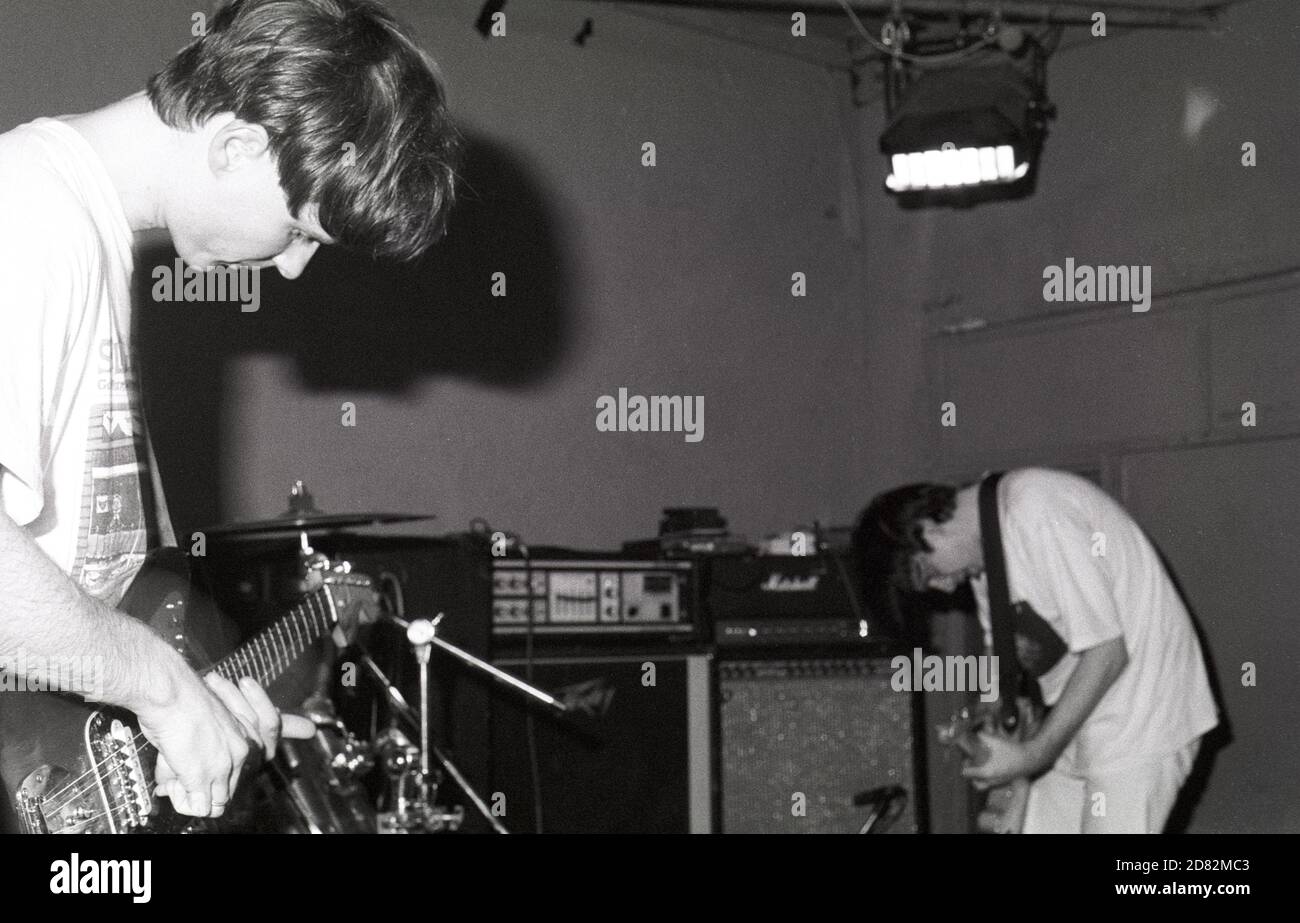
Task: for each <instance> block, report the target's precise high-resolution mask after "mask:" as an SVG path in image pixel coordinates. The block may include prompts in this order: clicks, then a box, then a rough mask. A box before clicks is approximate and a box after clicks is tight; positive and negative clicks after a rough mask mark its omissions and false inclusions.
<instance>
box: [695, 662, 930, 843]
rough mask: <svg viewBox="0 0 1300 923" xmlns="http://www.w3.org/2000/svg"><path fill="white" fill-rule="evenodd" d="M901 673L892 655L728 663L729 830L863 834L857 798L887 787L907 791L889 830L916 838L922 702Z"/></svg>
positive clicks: (721, 690)
mask: <svg viewBox="0 0 1300 923" xmlns="http://www.w3.org/2000/svg"><path fill="white" fill-rule="evenodd" d="M892 674H893V671H892V669H891V668H890V665H889V660H888V659H885V658H817V659H804V660H732V661H724V662H722V663H720V664H719V665H718V695H719V702H718V715H719V719H718V720H719V725H720V728H721V734H720V738H721V744H720V750H721V763H722V773H721V777H722V778H721V782H722V830H723V832H724V833H857V832H858V830H859V829H860V828H861V827H862V825H863V823H864V822H865V821H866V820H867V818H868V816H869V814H870V809H869V808H867V807H856V806H855V805H854V803H853V801H854V796H855V795H858V794H859V793H862V792H865V791H867V790H869V789H874V788H877V787H881V786H899V787H901V788H903V789H904V790H905V791H906V793H907V800H906V806H905V807H904V808H903V811H902V813H901V814H899V815H898V816H897V818H896V819H895V820H894V822H893V823H892V824H891V825H890V826H889V827H888V830H887V832H890V833H915V832H917V829H918V822H917V810H916V805H917V803H918V802H919V801H921V799H919V798H918V797H917V791H916V789H917V786H916V773H915V771H914V767H915V759H914V755H913V739H914V738H913V730H912V729H913V723H914V715H913V713H914V710H915V709H916V708H917V703H916V699H915V697H914V696H913V695H912V694H911V693H904V692H895V691H894V690H893V689H891V688H890V677H891V676H892ZM877 832H880V831H879V829H878V828H877Z"/></svg>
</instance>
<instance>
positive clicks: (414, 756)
mask: <svg viewBox="0 0 1300 923" xmlns="http://www.w3.org/2000/svg"><path fill="white" fill-rule="evenodd" d="M443 617H444V614H443V613H439V614H438V616H437V618H436V619H433V620H429V619H412V620H410V621H407V620H406V619H403V618H401V617H400V616H397V615H393V614H391V613H388V614H385V615H384V618H385V620H386V621H389V622H392V623H393V624H395V625H397V626H398V627H400V628H402V629H404V630H405V632H406V638H407V642H408V643H409V644H410V645H411V648H412V651H413V653H414V654H415V658H416V662H417V663H418V664H419V666H420V698H421V701H420V708H419V710H418V711H417V710H416V709H414V708H412V707H411V705H410V704H409V703H408V702H407V701H406V699H405V697H404V696H403V695H402V693H401V691H400V690H398V689H397V687H396V686H394V685H393V683H392V681H391V680H389V678H388V677H387V675H385V673H384V671H383V670H382V669H381V668H380V667H379V665H378V664H377V663H375V661H374V658H372V657H371V656H370V655H369V654H368V653H366V652H365V651H364V650H362V652H361V663H362V665H363V666H364V667H365V668H366V671H367V673H368V674H369V675H370V676H371V678H372V679H374V680H375V681H376V682H377V683H378V684H379V686H380V688H381V689H382V690H383V691H384V692H385V694H386V695H387V697H388V701H389V704H390V705H392V707H393V711H394V713H395V715H396V716H397V717H398V718H400V719H401V720H402V721H403V722H404V723H405V724H406V725H407V726H408V727H409V728H410V729H412V730H413V731H417V732H418V733H419V735H420V746H418V747H416V746H414V745H413V744H411V743H410V741H409V739H408V738H406V736H405V735H404V734H402V733H401V731H400V730H398V729H397V728H390V729H389V730H388V731H385V732H384V733H383V734H381V735H380V738H379V740H378V741H376V744H375V751H376V753H377V754H378V755H379V759H380V761H381V763H382V764H383V765H384V769H385V772H386V773H388V775H389V778H390V781H391V789H390V797H389V799H388V805H387V807H388V810H387V811H384V812H381V814H380V826H381V831H383V828H384V826H385V824H387V825H389V826H390V827H392V828H393V830H392V831H391V832H411V831H413V830H420V829H424V830H425V832H432V830H431V829H430V828H429V827H426V826H424V825H425V824H426V823H429V822H431V823H433V824H435V825H437V824H442V823H445V812H442V813H441V814H440V812H439V809H436V808H434V807H432V805H431V802H430V800H429V799H430V798H431V797H433V796H436V786H434V787H433V788H434V791H433V792H432V795H431V793H430V784H431V781H432V779H433V778H434V771H433V769H432V765H431V762H430V761H431V760H437V761H438V763H439V764H440V765H441V766H442V768H443V769H445V770H446V772H447V774H448V775H450V776H451V777H452V779H453V780H455V782H456V784H457V785H458V786H459V787H460V789H461V791H463V792H464V793H465V795H466V797H467V798H469V800H470V802H471V803H472V804H473V805H474V807H475V809H476V810H477V811H478V812H479V813H480V814H481V815H482V816H483V818H484V819H485V820H486V821H487V822H488V823H489V824H490V825H491V826H492V829H493V830H495V831H496V832H497V833H509V831H508V830H507V829H506V828H505V826H504V825H503V824H502V823H501V821H500V820H499V819H498V818H497V817H495V816H494V815H493V814H492V810H491V808H489V807H488V805H487V803H486V802H485V801H484V800H483V798H482V797H481V796H480V795H479V794H478V792H476V791H475V790H474V788H473V786H472V785H470V782H469V780H468V779H466V778H465V776H464V774H463V773H462V772H461V771H460V770H459V769H457V768H456V764H455V763H454V762H452V760H451V759H450V758H449V757H448V756H447V754H446V753H444V752H443V751H442V749H441V748H439V747H438V746H437V745H436V744H434V743H432V742H431V741H430V740H429V733H428V730H429V724H428V718H429V705H428V695H429V672H428V671H429V662H430V654H431V653H432V650H433V648H434V647H437V648H438V649H439V650H442V651H445V652H446V653H448V654H451V655H452V656H453V657H455V658H456V659H457V660H460V661H461V662H462V663H464V664H466V665H467V666H469V667H472V668H473V669H475V670H479V671H480V672H482V673H485V674H486V675H488V676H490V677H491V678H492V679H494V680H496V681H497V682H499V683H501V684H503V685H506V686H509V687H510V688H512V689H515V690H516V691H518V692H521V693H524V694H525V695H527V696H530V697H531V698H533V699H534V700H535V701H537V702H538V703H540V704H542V705H544V706H546V707H547V708H548V709H550V710H551V711H553V712H554V713H555V714H557V715H564V714H567V712H568V707H567V706H566V705H565V704H564V703H563V702H561V701H560V700H559V699H556V698H555V697H554V696H552V695H550V694H548V693H546V692H543V691H542V690H541V689H538V688H536V687H535V686H532V685H530V684H529V683H526V682H524V681H523V680H521V679H519V678H517V677H515V676H512V675H511V674H509V673H506V672H505V671H504V670H500V669H498V668H497V667H494V666H493V665H492V664H490V663H487V662H485V661H483V660H480V659H479V658H477V657H475V656H474V655H473V654H471V653H469V652H468V651H466V650H462V649H461V648H459V647H457V646H456V645H454V644H451V643H450V642H448V641H444V640H443V639H442V638H439V637H438V624H439V623H440V622H441V621H442V619H443ZM457 826H459V822H457ZM436 829H447V828H446V827H436ZM451 829H455V827H453V828H451Z"/></svg>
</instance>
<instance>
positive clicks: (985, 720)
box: [939, 698, 1041, 833]
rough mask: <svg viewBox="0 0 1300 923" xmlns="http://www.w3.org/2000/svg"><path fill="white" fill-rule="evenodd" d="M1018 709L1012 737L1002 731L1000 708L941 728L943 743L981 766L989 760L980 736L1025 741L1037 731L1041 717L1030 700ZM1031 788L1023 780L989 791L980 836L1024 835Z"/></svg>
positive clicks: (966, 714)
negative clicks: (999, 721)
mask: <svg viewBox="0 0 1300 923" xmlns="http://www.w3.org/2000/svg"><path fill="white" fill-rule="evenodd" d="M1016 708H1017V711H1018V712H1019V714H1020V720H1019V722H1018V723H1017V725H1016V731H1015V733H1014V734H1008V733H1007V732H1006V731H1004V730H1002V728H1001V727H1000V725H999V723H998V720H997V718H998V714H999V712H998V709H997V708H980V709H974V710H971V709H963V710H962V711H961V712H959V713H958V714H956V715H954V716H953V717H952V718H951V719H950V720H949V722H948V724H946V725H942V726H940V728H939V740H940V742H941V743H945V744H951V745H953V746H956V747H958V748H960V749H961V750H962V752H964V753H965V754H966V755H967V756H968V757H969V758H970V759H971V762H973V763H974V764H975V765H979V764H980V763H981V762H983V760H985V759H987V757H988V754H987V752H986V751H985V747H984V746H983V744H982V743H981V742H980V740H979V737H978V734H979V733H980V732H983V733H987V734H995V735H997V736H1001V737H1012V738H1013V739H1016V740H1024V739H1026V738H1029V737H1031V736H1033V734H1034V732H1035V731H1036V730H1037V728H1038V722H1039V720H1040V718H1041V716H1040V715H1039V714H1038V712H1037V710H1036V709H1035V708H1034V706H1033V705H1032V703H1031V702H1030V701H1029V700H1028V699H1023V698H1022V699H1017V700H1016ZM1029 785H1030V780H1029V779H1025V778H1020V779H1013V780H1012V781H1010V782H1008V783H1006V784H1005V785H998V786H994V787H993V788H989V789H987V790H986V791H985V792H984V800H983V803H982V804H981V806H980V808H979V811H978V813H977V814H976V817H975V827H976V830H977V831H978V832H980V833H1023V832H1024V829H1025V814H1026V813H1027V811H1028V808H1029Z"/></svg>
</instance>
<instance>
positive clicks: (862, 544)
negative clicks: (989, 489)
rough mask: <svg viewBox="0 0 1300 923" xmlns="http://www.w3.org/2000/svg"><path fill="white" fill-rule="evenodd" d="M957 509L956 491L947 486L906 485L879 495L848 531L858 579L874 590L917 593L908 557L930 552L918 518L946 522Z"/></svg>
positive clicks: (879, 591) (910, 560)
mask: <svg viewBox="0 0 1300 923" xmlns="http://www.w3.org/2000/svg"><path fill="white" fill-rule="evenodd" d="M956 508H957V489H956V488H955V487H952V486H950V485H947V484H908V485H906V486H905V487H897V488H895V489H893V490H890V491H886V492H885V493H883V494H880V495H878V496H877V497H876V498H875V499H874V500H872V501H871V502H870V503H869V504H867V507H866V509H864V510H863V511H862V515H861V516H859V517H858V523H857V526H856V527H855V528H854V530H853V549H854V554H855V557H856V559H857V562H858V566H859V568H860V569H861V573H862V576H863V580H864V581H866V582H867V583H868V584H869V585H875V589H876V592H878V593H882V594H883V593H887V592H888V591H889V589H890V588H891V587H892V588H893V589H894V590H898V591H902V592H904V593H914V592H917V590H918V588H917V587H915V586H913V583H912V556H913V555H914V554H916V553H917V552H918V551H933V550H934V549H932V548H931V547H930V546H929V544H928V543H927V542H926V540H925V538H924V537H923V536H922V533H921V520H923V519H931V520H934V521H935V522H947V521H948V520H949V519H951V518H952V514H953V511H954V510H956Z"/></svg>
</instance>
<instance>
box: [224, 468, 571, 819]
mask: <svg viewBox="0 0 1300 923" xmlns="http://www.w3.org/2000/svg"><path fill="white" fill-rule="evenodd" d="M433 518H434V517H432V516H426V515H413V514H409V513H375V512H362V513H343V514H329V513H324V512H322V511H321V510H319V509H317V508H316V506H315V503H314V502H313V499H312V496H311V494H310V493H309V492H308V491H307V489H306V487H305V486H304V484H303V482H302V481H296V482H295V483H294V485H293V487H292V489H291V490H290V493H289V507H288V509H287V510H285V512H284V513H282V514H281V515H279V516H277V517H274V518H272V519H264V520H256V521H249V522H240V523H229V524H222V525H217V526H211V527H208V528H206V529H204V530H202V531H203V533H204V534H205V535H206V536H208V538H209V539H212V540H216V541H217V542H218V543H219V542H222V541H232V542H239V541H244V540H269V541H277V540H289V541H296V542H297V544H298V574H297V577H298V580H297V584H296V585H297V586H299V587H301V588H302V589H303V590H304V592H306V591H308V590H310V589H313V588H315V587H319V585H320V575H321V574H325V573H329V572H330V571H331V569H337V568H338V567H339V566H340V565H342V567H343V568H344V569H345V570H348V569H350V565H349V564H348V563H347V562H341V561H337V560H330V559H329V558H328V557H327V556H325V555H323V554H321V553H319V552H317V551H315V550H314V549H313V547H312V540H313V539H321V538H325V537H327V536H332V535H336V534H338V533H342V532H346V531H349V530H354V529H359V528H365V527H370V526H378V525H386V524H392V523H411V522H418V521H427V520H430V519H433ZM392 608H393V607H391V606H389V605H387V604H386V601H385V600H383V599H381V598H380V597H379V596H378V594H376V595H375V598H374V601H373V602H372V603H371V604H370V606H369V611H367V612H366V614H365V616H364V617H363V618H362V620H361V621H362V623H363V624H367V625H375V624H388V625H390V626H393V627H394V628H396V629H398V630H400V631H401V632H402V633H403V635H404V639H405V646H406V649H407V650H408V651H409V653H410V655H411V656H412V657H413V658H414V661H415V663H416V665H417V668H418V677H419V701H418V703H417V704H416V705H414V706H413V705H411V704H410V702H409V701H408V700H407V698H406V697H405V696H404V695H403V694H402V692H401V690H400V689H399V688H398V686H397V684H396V683H394V682H393V681H392V680H391V679H390V678H389V676H388V674H387V673H386V671H385V670H384V669H383V668H382V667H381V665H380V663H379V662H378V661H377V659H376V658H375V657H374V656H372V655H371V653H370V652H369V651H368V650H367V649H366V647H365V644H364V638H363V637H358V638H356V639H349V644H348V648H347V649H348V651H349V652H350V654H351V655H352V656H351V657H350V660H349V665H352V666H359V667H360V672H361V674H362V675H363V676H364V677H365V679H366V680H367V682H368V683H369V684H370V688H371V690H372V691H373V693H374V695H375V696H376V698H378V699H382V700H383V702H384V704H385V706H386V710H387V714H388V715H389V716H390V720H389V723H388V725H387V727H385V728H383V729H379V730H377V732H376V733H374V734H373V735H371V739H369V740H366V739H362V738H360V737H358V736H357V734H356V733H355V732H354V731H353V730H352V729H350V728H348V727H347V726H346V725H345V724H344V722H343V721H342V720H340V719H339V717H338V715H337V714H336V709H335V705H334V702H333V701H332V700H331V698H330V696H329V691H328V690H329V683H328V682H327V681H326V682H319V683H317V684H316V688H315V690H314V691H313V692H312V694H311V695H310V696H308V698H307V699H306V700H305V701H303V702H302V703H301V704H300V705H297V707H296V708H294V709H293V710H296V711H299V712H300V713H302V714H304V715H305V716H306V717H308V718H309V719H311V720H312V721H313V722H314V723H315V725H316V730H317V732H316V735H315V737H314V738H313V739H311V740H282V741H281V743H280V752H279V755H278V756H277V758H276V759H275V760H274V761H272V762H271V763H270V764H269V765H268V767H267V772H266V773H265V774H264V779H263V782H262V784H261V786H260V788H261V791H260V793H259V795H258V796H257V801H258V805H257V806H256V807H252V808H249V809H248V810H249V812H250V813H251V814H256V815H259V816H258V818H257V821H256V823H251V824H244V825H241V823H240V821H239V820H238V819H237V818H232V826H233V827H234V828H235V829H240V828H241V826H242V827H244V828H245V829H248V828H252V829H258V830H265V831H270V832H299V833H408V834H409V833H438V832H455V831H457V830H459V829H461V827H462V825H463V824H464V822H465V806H464V805H459V804H458V805H456V806H455V807H454V808H448V807H447V806H445V805H442V804H439V790H440V787H441V786H442V785H443V784H444V783H445V782H446V780H447V779H450V780H451V781H452V782H453V783H454V784H455V786H456V787H457V788H459V790H460V791H461V792H462V793H463V795H464V799H465V801H466V802H467V803H468V804H469V805H472V807H473V809H474V810H475V811H477V812H478V814H479V815H480V816H481V817H482V818H483V820H484V821H485V822H486V824H487V826H488V827H489V828H490V829H491V830H492V831H494V832H496V833H507V832H509V831H508V830H507V828H506V827H505V825H504V824H503V823H502V821H501V818H500V817H498V816H496V815H495V814H494V812H493V810H492V808H491V807H490V806H489V805H488V804H487V802H486V801H485V800H484V799H483V797H482V796H481V795H480V794H479V793H478V792H477V791H476V790H475V789H474V786H473V785H472V784H471V782H470V780H469V779H468V778H466V776H465V774H464V773H463V772H462V771H461V770H460V769H459V768H458V767H457V766H456V764H455V762H453V760H452V758H451V756H450V755H449V754H448V753H447V752H446V751H445V750H444V749H443V748H442V747H440V746H438V744H437V743H436V742H435V741H434V734H433V729H432V728H431V726H430V725H431V720H432V717H431V707H430V670H431V669H432V660H433V658H432V654H433V651H434V650H435V649H437V650H438V651H439V652H441V653H442V654H445V655H447V656H450V657H453V658H455V659H456V660H457V661H459V663H460V664H462V665H464V666H465V667H467V668H469V669H470V670H471V671H476V672H478V673H480V674H482V675H483V676H486V677H488V678H489V679H490V680H491V681H492V682H494V683H497V684H499V685H501V686H503V687H505V688H507V689H510V690H513V691H514V693H516V694H518V695H521V696H525V697H528V698H529V699H531V700H532V701H533V702H534V703H535V704H537V705H539V706H541V707H542V708H544V709H547V710H549V711H550V712H551V713H553V714H555V715H557V716H559V715H563V714H564V713H565V712H566V706H565V705H564V703H562V702H561V701H559V700H558V699H556V698H555V697H553V696H551V695H549V694H548V693H546V692H544V691H542V690H541V689H538V688H537V687H535V686H533V685H531V684H529V683H526V682H524V681H523V680H521V679H519V678H517V677H515V676H513V675H511V674H509V673H506V672H505V671H503V670H500V669H498V668H497V667H495V666H493V665H492V664H490V663H487V662H486V661H484V660H482V659H481V658H479V657H476V656H475V655H474V654H472V653H470V652H469V651H467V650H464V649H463V648H461V647H458V646H457V645H455V644H452V643H450V642H449V641H447V640H446V639H444V638H443V637H441V636H440V634H439V627H440V625H441V624H442V622H443V620H444V619H445V618H446V617H447V615H446V613H444V612H437V613H421V614H420V615H418V616H417V617H410V614H409V613H404V612H396V611H392ZM341 650H342V648H336V649H335V651H334V653H333V655H332V659H334V660H336V661H337V658H338V655H339V653H340V651H341ZM352 661H355V662H356V663H355V664H353V663H352ZM339 666H340V664H339V663H337V662H335V663H326V664H324V665H323V668H322V669H321V670H320V675H321V677H322V679H326V678H332V676H333V671H334V669H336V668H337V667H339ZM295 704H296V703H295ZM277 705H281V707H287V706H286V704H285V703H281V702H277ZM376 767H379V768H380V769H381V770H382V779H383V781H382V784H381V785H379V786H378V788H379V791H378V792H376V791H375V788H376V786H375V785H374V784H373V778H371V777H372V776H373V773H374V770H375V768H376ZM268 783H269V784H268ZM268 818H272V820H270V822H269V823H268V820H267V819H268Z"/></svg>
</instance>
